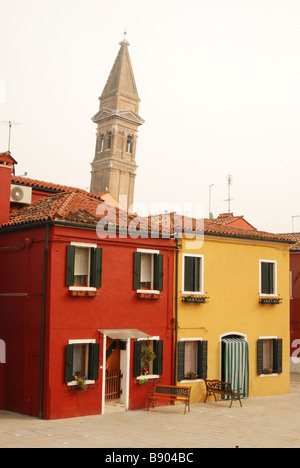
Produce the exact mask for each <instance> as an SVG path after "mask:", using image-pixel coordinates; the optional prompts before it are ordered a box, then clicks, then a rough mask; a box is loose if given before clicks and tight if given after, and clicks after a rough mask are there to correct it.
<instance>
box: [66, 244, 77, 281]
mask: <svg viewBox="0 0 300 468" xmlns="http://www.w3.org/2000/svg"><path fill="white" fill-rule="evenodd" d="M74 265H75V246H74V245H68V247H67V271H66V286H74Z"/></svg>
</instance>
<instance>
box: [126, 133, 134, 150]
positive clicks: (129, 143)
mask: <svg viewBox="0 0 300 468" xmlns="http://www.w3.org/2000/svg"><path fill="white" fill-rule="evenodd" d="M132 146H133V141H132V138H131V137H128V138H127V143H126V153H129V154H132Z"/></svg>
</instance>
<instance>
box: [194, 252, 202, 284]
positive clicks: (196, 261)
mask: <svg viewBox="0 0 300 468" xmlns="http://www.w3.org/2000/svg"><path fill="white" fill-rule="evenodd" d="M200 260H201V259H200V258H199V257H194V284H193V288H194V289H193V291H195V292H199V291H200Z"/></svg>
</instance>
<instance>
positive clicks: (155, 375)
mask: <svg viewBox="0 0 300 468" xmlns="http://www.w3.org/2000/svg"><path fill="white" fill-rule="evenodd" d="M159 378H160V375H158V374H148V375H140V376H139V377H136V380H149V379H159Z"/></svg>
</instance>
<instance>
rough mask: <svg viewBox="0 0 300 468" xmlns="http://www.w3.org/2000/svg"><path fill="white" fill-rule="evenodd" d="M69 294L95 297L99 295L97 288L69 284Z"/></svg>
mask: <svg viewBox="0 0 300 468" xmlns="http://www.w3.org/2000/svg"><path fill="white" fill-rule="evenodd" d="M69 294H70V296H85V297H95V296H99V295H100V291H99V290H97V288H88V287H76V286H70V287H69Z"/></svg>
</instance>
